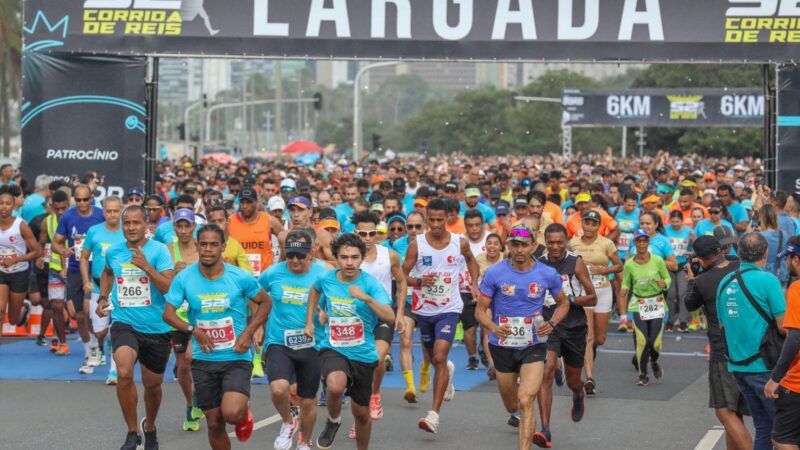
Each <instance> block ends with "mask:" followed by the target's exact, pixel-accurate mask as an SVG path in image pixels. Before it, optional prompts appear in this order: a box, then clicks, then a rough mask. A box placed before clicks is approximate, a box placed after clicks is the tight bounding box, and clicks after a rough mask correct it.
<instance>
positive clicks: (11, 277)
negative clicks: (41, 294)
mask: <svg viewBox="0 0 800 450" xmlns="http://www.w3.org/2000/svg"><path fill="white" fill-rule="evenodd" d="M28 277H30V275H29V274H28V269H25V270H22V271H20V272H14V273H6V272H0V284H4V285H6V286H8V290H9V291H11V292H12V293H14V294H27V293H28V285H29V284H30V282H29V280H28Z"/></svg>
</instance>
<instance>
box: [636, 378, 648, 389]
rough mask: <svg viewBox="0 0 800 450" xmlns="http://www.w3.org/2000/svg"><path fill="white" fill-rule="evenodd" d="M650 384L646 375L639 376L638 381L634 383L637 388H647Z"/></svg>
mask: <svg viewBox="0 0 800 450" xmlns="http://www.w3.org/2000/svg"><path fill="white" fill-rule="evenodd" d="M649 383H650V378H648V377H647V375H639V380H638V381H637V382H636V385H637V386H642V387H644V386H647V385H648V384H649Z"/></svg>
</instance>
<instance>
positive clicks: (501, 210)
mask: <svg viewBox="0 0 800 450" xmlns="http://www.w3.org/2000/svg"><path fill="white" fill-rule="evenodd" d="M496 212H497V215H498V216H500V215H503V216H507V215H508V203H506V202H500V203H498V204H497V209H496Z"/></svg>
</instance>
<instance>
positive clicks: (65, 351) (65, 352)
mask: <svg viewBox="0 0 800 450" xmlns="http://www.w3.org/2000/svg"><path fill="white" fill-rule="evenodd" d="M56 356H69V345H67V344H66V343H63V344H58V349H57V350H56Z"/></svg>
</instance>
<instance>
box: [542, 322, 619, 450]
mask: <svg viewBox="0 0 800 450" xmlns="http://www.w3.org/2000/svg"><path fill="white" fill-rule="evenodd" d="M617 332H619V333H627V332H628V325H627V324H626V323H625V322H622V321H620V323H619V326H618V327H617ZM540 447H541V446H540Z"/></svg>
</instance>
